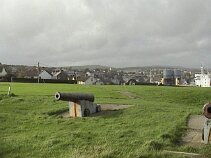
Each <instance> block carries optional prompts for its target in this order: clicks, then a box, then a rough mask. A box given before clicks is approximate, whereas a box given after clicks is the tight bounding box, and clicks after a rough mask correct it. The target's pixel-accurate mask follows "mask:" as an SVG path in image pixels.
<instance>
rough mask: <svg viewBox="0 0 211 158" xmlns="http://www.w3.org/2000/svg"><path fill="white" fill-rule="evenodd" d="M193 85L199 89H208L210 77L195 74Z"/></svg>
mask: <svg viewBox="0 0 211 158" xmlns="http://www.w3.org/2000/svg"><path fill="white" fill-rule="evenodd" d="M195 85H196V86H199V87H210V77H209V75H207V74H195Z"/></svg>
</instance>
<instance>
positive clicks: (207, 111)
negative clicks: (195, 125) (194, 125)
mask: <svg viewBox="0 0 211 158" xmlns="http://www.w3.org/2000/svg"><path fill="white" fill-rule="evenodd" d="M203 114H204V116H205V117H206V118H208V119H211V103H207V104H205V105H204V107H203Z"/></svg>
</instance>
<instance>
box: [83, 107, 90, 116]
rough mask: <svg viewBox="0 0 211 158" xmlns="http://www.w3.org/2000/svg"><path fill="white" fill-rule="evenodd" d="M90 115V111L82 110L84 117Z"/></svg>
mask: <svg viewBox="0 0 211 158" xmlns="http://www.w3.org/2000/svg"><path fill="white" fill-rule="evenodd" d="M89 115H90V110H89V109H85V110H84V116H85V117H87V116H89Z"/></svg>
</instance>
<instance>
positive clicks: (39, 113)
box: [0, 83, 211, 158]
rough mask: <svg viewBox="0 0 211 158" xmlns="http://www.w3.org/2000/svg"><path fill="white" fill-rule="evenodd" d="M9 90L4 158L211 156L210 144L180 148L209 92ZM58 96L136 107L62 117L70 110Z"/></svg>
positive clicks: (4, 104) (2, 110) (2, 108)
mask: <svg viewBox="0 0 211 158" xmlns="http://www.w3.org/2000/svg"><path fill="white" fill-rule="evenodd" d="M2 84H3V83H1V84H0V86H1V85H2ZM5 84H8V83H5ZM3 87H6V86H3ZM11 88H12V93H14V96H12V97H7V96H5V95H4V94H6V92H5V90H4V91H1V90H0V93H1V95H0V122H1V126H0V157H3V158H4V157H5V158H6V157H8V158H13V157H14V158H25V157H27V158H28V157H35V158H36V157H38V158H40V157H43V158H44V157H57V158H58V157H59V158H60V157H61V158H70V157H75V158H78V157H84V158H85V157H91V158H92V157H101V158H106V157H120V158H122V157H128V158H129V157H140V158H141V157H143V158H144V157H173V156H172V155H169V154H165V153H163V152H162V151H163V150H177V151H187V152H196V153H202V154H207V155H209V154H211V145H207V146H205V147H199V148H193V147H181V146H180V145H179V142H180V139H181V136H182V134H184V133H185V130H186V128H187V127H186V122H187V118H188V116H189V115H190V114H201V109H202V106H203V105H204V104H205V103H206V102H208V101H211V88H196V87H159V86H87V85H70V84H23V83H12V84H11ZM0 89H1V87H0ZM4 89H5V88H4ZM57 91H60V92H89V93H93V94H94V95H95V102H96V103H101V104H102V103H112V104H128V105H135V106H133V107H131V108H128V109H124V110H118V111H113V112H112V113H109V114H107V115H103V116H96V117H86V118H62V117H61V116H59V115H57V113H58V112H61V111H64V110H66V109H67V108H68V107H67V102H62V101H55V100H54V93H55V92H57ZM125 92H127V93H129V94H131V95H133V96H135V97H130V96H128V95H125Z"/></svg>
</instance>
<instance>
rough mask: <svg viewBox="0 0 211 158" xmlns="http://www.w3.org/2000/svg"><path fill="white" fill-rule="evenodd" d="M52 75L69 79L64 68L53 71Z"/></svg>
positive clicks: (56, 77) (58, 78)
mask: <svg viewBox="0 0 211 158" xmlns="http://www.w3.org/2000/svg"><path fill="white" fill-rule="evenodd" d="M52 75H53V77H52V79H57V80H68V75H67V74H66V72H64V71H63V70H57V71H55V72H53V73H52Z"/></svg>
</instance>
